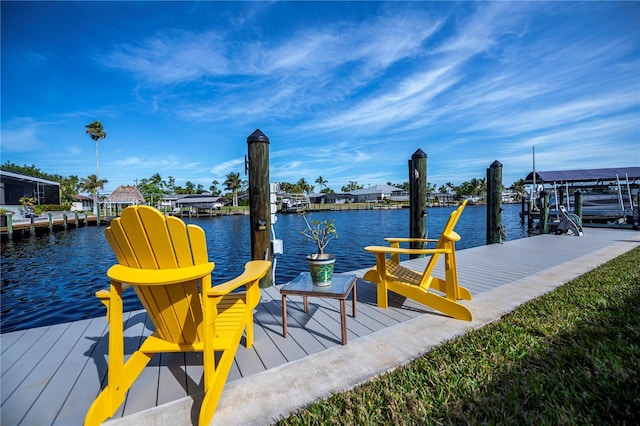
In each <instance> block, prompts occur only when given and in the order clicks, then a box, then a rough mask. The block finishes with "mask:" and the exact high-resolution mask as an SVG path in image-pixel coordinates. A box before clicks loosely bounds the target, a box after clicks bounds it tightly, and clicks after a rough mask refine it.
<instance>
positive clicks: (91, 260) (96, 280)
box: [1, 205, 526, 332]
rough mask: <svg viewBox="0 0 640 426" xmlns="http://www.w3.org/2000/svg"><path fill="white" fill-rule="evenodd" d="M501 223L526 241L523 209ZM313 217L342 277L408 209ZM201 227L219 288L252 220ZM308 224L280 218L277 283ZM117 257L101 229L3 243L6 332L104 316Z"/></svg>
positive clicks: (242, 258)
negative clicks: (328, 232) (334, 232)
mask: <svg viewBox="0 0 640 426" xmlns="http://www.w3.org/2000/svg"><path fill="white" fill-rule="evenodd" d="M504 208H505V212H504V214H503V223H504V224H505V226H506V228H507V239H508V240H513V239H518V238H523V237H525V236H526V229H525V228H524V227H522V226H521V225H520V219H519V217H518V213H519V211H520V206H519V205H506V206H504ZM452 210H453V207H451V208H432V209H429V214H428V217H427V228H428V230H429V233H430V236H433V237H436V236H437V234H438V233H439V232H440V230H441V229H442V227H443V226H444V223H445V222H446V220H447V218H448V216H449V213H451V211H452ZM312 218H315V219H320V220H321V219H324V218H333V219H335V222H336V227H337V229H338V233H339V238H338V239H337V240H334V241H332V242H331V243H330V245H329V247H328V249H329V250H328V251H329V252H330V253H332V254H335V255H336V256H337V258H338V260H337V262H336V266H335V267H336V271H337V272H345V271H351V270H354V269H360V268H364V267H367V266H371V265H373V264H374V263H375V259H374V257H373V255H371V254H369V253H367V252H365V251H364V247H365V246H367V245H380V244H384V240H383V238H384V237H386V236H406V235H408V232H409V231H408V230H409V210H408V209H402V210H382V211H380V210H358V211H349V212H318V213H312ZM185 222H188V223H194V224H197V225H199V226H201V227H202V228H203V229H204V230H205V232H206V235H207V244H208V250H209V257H210V259H211V260H213V261H214V262H215V264H216V267H215V270H214V272H213V282H214V284H216V283H221V282H224V281H226V280H229V279H231V278H233V277H234V276H236V275H237V274H239V273H240V272H241V271H242V268H243V267H244V264H245V262H247V261H248V260H249V259H250V258H251V243H250V235H249V232H250V229H249V217H248V216H228V217H219V218H203V219H195V218H194V219H185ZM485 226H486V208H485V207H481V206H469V207H467V208H466V209H465V211H464V213H463V215H462V217H461V219H460V222H459V223H458V226H457V227H456V231H457V232H458V233H459V234H460V236H461V237H462V240H461V241H460V243H458V248H460V249H462V248H467V247H474V246H478V245H482V244H484V243H485V238H486V236H485ZM303 228H304V222H303V220H302V218H301V217H300V216H298V215H295V214H293V215H280V216H278V221H277V223H276V225H275V231H276V236H277V237H278V238H280V239H282V240H283V241H284V254H282V255H281V256H279V257H278V261H277V268H276V283H277V284H281V283H285V282H287V281H290V280H291V279H293V278H294V277H295V276H296V275H297V274H298V273H299V272H300V271H303V270H305V269H306V268H307V265H306V260H305V255H307V254H310V253H313V252H314V249H315V246H314V245H313V244H311V243H309V242H307V241H306V240H305V238H304V237H302V235H300V231H301V230H302V229H303ZM115 261H116V260H115V257H114V255H113V253H112V252H111V249H110V248H109V245H108V244H107V242H106V240H105V238H104V228H96V227H85V228H80V229H71V230H68V231H58V232H54V233H51V234H48V235H40V236H37V237H31V238H27V239H22V240H17V241H7V242H3V243H2V287H1V293H2V318H1V321H2V324H1V327H2V332H7V331H12V330H19V329H24V328H32V327H39V326H43V325H50V324H57V323H61V322H67V321H73V320H79V319H84V318H91V317H95V316H100V315H104V308H103V307H102V304H101V303H100V302H98V300H97V299H96V298H95V297H94V293H95V292H96V291H98V290H100V289H103V288H107V287H108V284H109V282H108V279H107V277H106V275H105V274H106V271H107V269H108V268H109V267H110V266H111V265H112V264H114V263H115ZM124 305H125V309H126V310H133V309H140V308H141V306H140V304H139V302H138V300H137V298H136V296H135V294H134V292H132V291H127V292H125V298H124Z"/></svg>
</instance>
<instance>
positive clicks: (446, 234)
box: [419, 200, 467, 290]
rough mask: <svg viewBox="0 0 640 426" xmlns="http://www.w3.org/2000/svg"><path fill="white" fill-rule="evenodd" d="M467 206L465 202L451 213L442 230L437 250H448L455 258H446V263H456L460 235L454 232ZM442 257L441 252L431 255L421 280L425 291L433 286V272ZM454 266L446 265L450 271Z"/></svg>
mask: <svg viewBox="0 0 640 426" xmlns="http://www.w3.org/2000/svg"><path fill="white" fill-rule="evenodd" d="M466 205H467V200H465V201H463V202H462V204H461V205H460V207H458V208H457V209H456V210H454V211H452V212H451V214H450V215H449V219H448V220H447V223H446V224H445V226H444V229H443V230H442V234H440V238H439V239H438V242H437V244H436V250H438V249H446V250H448V251H449V253H450V256H453V257H449V256H445V262H446V261H450V260H452V261H454V262H455V243H456V241H460V235H458V233H457V232H455V231H454V228H455V227H456V224H457V223H458V220H459V219H460V216H462V211H463V210H464V208H465V206H466ZM440 255H441V253H439V252H436V253H434V254H432V255H431V258H430V259H429V263H428V264H427V267H426V268H425V271H424V273H423V274H422V279H421V280H420V284H419V285H420V287H422V288H424V289H425V290H426V289H428V288H429V287H430V286H431V282H432V281H433V278H434V277H433V271H434V270H435V268H436V265H437V264H438V260H439V259H440ZM452 266H454V265H450V264H449V265H445V268H446V269H448V268H450V267H452Z"/></svg>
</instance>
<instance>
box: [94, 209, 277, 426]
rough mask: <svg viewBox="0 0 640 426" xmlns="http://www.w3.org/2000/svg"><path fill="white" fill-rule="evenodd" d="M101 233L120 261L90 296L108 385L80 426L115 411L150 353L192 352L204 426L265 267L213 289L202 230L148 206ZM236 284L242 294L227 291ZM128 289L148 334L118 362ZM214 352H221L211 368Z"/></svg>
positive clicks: (249, 337)
mask: <svg viewBox="0 0 640 426" xmlns="http://www.w3.org/2000/svg"><path fill="white" fill-rule="evenodd" d="M105 235H106V237H107V240H108V241H109V244H110V245H111V248H112V249H113V251H114V253H115V255H116V258H117V260H118V263H119V264H118V265H114V266H112V267H111V268H109V270H108V272H107V276H108V277H109V278H110V280H111V285H110V289H109V290H101V291H98V292H97V293H96V297H98V298H99V299H100V301H101V302H102V303H103V304H104V305H105V306H106V307H107V319H108V321H109V362H108V366H109V371H108V373H107V379H108V382H107V386H106V387H105V388H104V389H103V390H102V392H101V393H100V394H99V395H98V397H97V398H96V400H95V401H94V402H93V404H92V405H91V407H90V408H89V411H88V412H87V415H86V417H85V424H86V425H96V424H100V423H102V422H103V421H104V420H105V419H107V418H109V417H111V416H112V415H113V414H114V413H115V412H116V410H117V409H118V407H119V406H120V405H121V404H122V402H123V401H124V398H125V396H126V394H127V391H128V390H129V388H130V387H131V385H132V384H133V382H134V381H135V380H136V378H137V377H138V375H139V374H140V373H141V372H142V370H143V369H144V368H145V366H146V365H147V364H148V363H149V361H150V360H151V357H152V356H153V355H154V354H155V353H158V352H193V351H198V352H203V359H204V397H203V402H202V407H201V409H200V416H199V424H200V425H208V424H209V423H210V421H211V419H212V418H213V413H214V412H215V410H216V406H217V404H218V400H219V399H220V395H221V394H222V389H223V387H224V384H225V382H226V380H227V375H228V374H229V370H230V368H231V366H232V364H233V358H234V357H235V354H236V350H237V348H238V346H239V345H240V340H241V338H242V334H243V332H244V331H245V329H246V335H245V344H246V347H247V348H250V347H251V346H252V344H253V309H254V308H255V307H256V306H257V304H258V302H259V299H260V289H259V287H258V282H259V280H260V279H261V278H262V277H263V276H264V275H265V274H266V273H267V271H268V270H269V268H270V266H271V262H268V261H262V260H258V261H250V262H248V263H247V264H246V265H245V269H244V273H242V274H241V275H240V276H239V277H237V278H235V279H233V280H231V281H228V282H226V283H224V284H220V285H217V286H215V287H212V286H211V271H213V268H214V264H213V262H209V261H208V256H207V246H206V241H205V234H204V231H203V230H202V229H201V228H199V227H197V226H195V225H189V226H186V225H185V223H184V222H183V221H182V220H180V219H178V218H175V217H165V216H164V215H163V214H162V213H160V212H159V211H158V210H156V209H154V208H152V207H147V206H135V207H128V208H126V209H125V210H124V211H123V212H122V216H121V217H120V218H117V219H114V220H113V221H112V222H111V225H110V226H109V227H108V228H107V229H106V231H105ZM242 286H246V287H245V291H243V292H233V293H232V291H233V290H235V289H238V288H240V287H242ZM128 287H133V289H134V290H135V292H136V293H137V295H138V297H139V298H140V301H141V302H142V304H143V306H144V307H145V309H146V311H147V313H148V315H149V317H150V319H151V321H152V322H153V324H154V326H155V332H154V333H153V334H152V335H151V336H149V337H147V338H146V340H145V341H144V342H143V343H142V345H141V346H140V348H139V349H138V350H137V351H135V352H134V353H133V354H132V355H131V356H130V357H129V358H128V360H127V361H126V362H125V361H124V341H123V319H122V293H123V291H124V290H125V289H126V288H128ZM216 352H220V353H221V356H220V358H219V361H218V363H217V364H216V361H215V353H216Z"/></svg>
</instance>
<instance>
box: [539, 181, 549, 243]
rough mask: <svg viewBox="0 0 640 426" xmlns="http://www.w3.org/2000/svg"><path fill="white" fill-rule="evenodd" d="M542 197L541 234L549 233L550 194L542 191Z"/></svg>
mask: <svg viewBox="0 0 640 426" xmlns="http://www.w3.org/2000/svg"><path fill="white" fill-rule="evenodd" d="M540 196H541V197H542V210H540V233H541V234H548V233H549V193H548V192H547V191H544V190H543V191H542V192H541V193H540Z"/></svg>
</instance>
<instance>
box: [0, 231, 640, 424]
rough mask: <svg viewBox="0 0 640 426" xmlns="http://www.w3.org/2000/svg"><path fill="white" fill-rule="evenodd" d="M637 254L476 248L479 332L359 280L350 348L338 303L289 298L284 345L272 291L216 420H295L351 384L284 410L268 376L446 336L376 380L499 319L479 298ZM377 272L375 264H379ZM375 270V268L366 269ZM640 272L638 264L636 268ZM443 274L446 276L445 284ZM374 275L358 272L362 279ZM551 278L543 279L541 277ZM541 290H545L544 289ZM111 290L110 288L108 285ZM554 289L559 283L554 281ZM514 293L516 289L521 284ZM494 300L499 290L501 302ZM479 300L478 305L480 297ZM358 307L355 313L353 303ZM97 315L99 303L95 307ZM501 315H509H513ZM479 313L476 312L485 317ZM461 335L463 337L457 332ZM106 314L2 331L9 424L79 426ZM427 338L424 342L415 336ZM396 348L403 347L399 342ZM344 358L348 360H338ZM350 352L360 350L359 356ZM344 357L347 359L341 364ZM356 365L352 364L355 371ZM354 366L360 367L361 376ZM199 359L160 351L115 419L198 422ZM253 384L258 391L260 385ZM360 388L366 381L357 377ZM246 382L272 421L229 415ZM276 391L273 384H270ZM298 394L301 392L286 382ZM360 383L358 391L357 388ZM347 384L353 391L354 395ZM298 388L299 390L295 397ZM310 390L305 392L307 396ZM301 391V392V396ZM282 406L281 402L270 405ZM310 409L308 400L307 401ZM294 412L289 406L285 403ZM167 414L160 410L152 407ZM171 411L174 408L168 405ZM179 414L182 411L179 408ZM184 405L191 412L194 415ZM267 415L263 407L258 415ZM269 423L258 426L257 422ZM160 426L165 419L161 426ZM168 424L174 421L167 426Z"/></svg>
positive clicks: (543, 241) (523, 290) (638, 240)
mask: <svg viewBox="0 0 640 426" xmlns="http://www.w3.org/2000/svg"><path fill="white" fill-rule="evenodd" d="M639 245H640V232H638V231H633V230H610V229H588V230H586V232H585V235H584V236H582V237H574V236H566V235H562V236H555V235H540V236H536V237H531V238H525V239H519V240H514V241H508V242H506V243H505V244H494V245H490V246H482V247H475V248H471V249H466V250H461V251H459V252H458V273H459V280H460V284H461V285H463V286H465V287H467V288H468V289H469V290H470V291H471V293H472V295H473V297H474V300H472V301H471V302H465V301H463V303H465V304H466V303H469V304H470V307H471V308H472V309H471V310H472V312H473V313H474V321H473V322H472V323H468V322H463V321H457V320H454V319H450V318H445V317H443V316H442V315H440V314H437V313H435V312H433V311H431V310H429V309H428V308H424V307H422V306H421V305H417V304H415V303H413V302H412V301H410V300H406V301H404V303H402V302H403V301H402V300H401V299H400V298H395V299H394V298H393V297H390V305H391V307H390V308H389V309H386V310H385V309H379V308H378V307H377V306H376V295H375V287H374V286H373V285H372V284H371V283H368V282H366V281H363V280H361V279H359V280H358V282H357V294H358V298H357V299H358V300H357V304H358V307H357V308H358V315H357V317H356V318H352V317H351V316H350V315H348V316H347V324H348V331H347V332H348V342H349V343H348V344H347V345H346V346H342V345H341V343H340V340H341V328H340V315H339V305H338V301H337V300H333V299H318V298H310V299H309V314H305V313H304V312H303V308H302V298H301V297H295V296H292V297H290V298H288V303H287V308H288V337H287V338H283V337H282V312H281V300H280V294H279V290H278V289H279V287H280V285H278V286H277V287H271V288H268V289H263V291H262V300H261V303H260V305H259V306H258V308H257V311H256V315H255V319H256V327H255V343H254V347H253V348H252V349H246V348H244V347H240V348H239V349H238V352H237V355H236V358H235V365H234V367H233V369H232V371H231V373H230V375H229V378H228V381H227V386H226V387H225V391H224V392H223V396H222V399H221V402H220V405H219V408H218V412H217V413H216V416H214V423H219V422H220V423H221V424H225V423H229V422H234V423H241V422H247V423H264V422H265V419H274V418H276V417H277V416H278V415H286V413H288V412H290V411H291V410H293V409H296V408H297V407H299V406H300V405H301V404H305V403H308V402H312V401H313V399H314V398H318V397H321V396H323V395H324V394H326V393H327V392H330V391H340V390H342V389H343V388H344V387H345V385H340V384H338V385H335V386H337V387H336V388H331V386H330V385H329V383H331V380H330V379H331V378H330V377H329V376H331V375H332V371H331V368H329V367H327V368H326V371H325V372H324V374H325V376H323V377H320V376H316V377H315V378H316V379H317V381H318V382H327V385H326V386H325V387H326V388H325V389H324V390H323V391H321V392H320V393H319V394H315V395H309V396H306V400H305V399H302V400H301V401H296V402H287V403H285V402H283V401H282V398H283V396H285V395H284V392H282V393H280V394H279V393H278V390H277V386H276V384H275V383H274V384H273V388H269V389H264V388H265V387H267V386H263V385H261V383H263V382H264V380H265V378H266V377H268V376H265V374H266V373H268V372H269V371H270V370H273V371H276V370H277V371H279V372H282V371H286V369H287V368H288V366H289V365H294V364H296V363H299V362H304V361H305V359H309V360H311V359H314V358H317V357H320V356H323V354H325V353H332V354H333V355H335V354H343V355H345V356H346V354H350V353H353V351H355V350H357V348H358V346H357V345H358V344H362V342H365V341H370V340H371V339H372V338H375V336H376V335H382V334H386V335H393V334H394V332H395V330H400V329H401V328H402V326H403V324H408V323H415V322H416V321H420V323H421V324H422V326H424V328H431V329H433V330H432V331H433V332H435V333H436V334H437V337H434V338H432V339H431V341H429V342H428V343H420V344H418V343H416V342H407V347H412V346H416V345H418V347H417V348H416V350H417V352H418V353H413V352H411V351H410V350H409V349H407V350H406V351H405V352H407V354H406V356H405V354H402V356H403V357H406V359H404V361H399V360H398V358H394V359H392V360H390V361H389V362H390V364H389V365H381V366H380V367H379V370H377V371H373V370H366V371H365V372H364V374H365V375H366V374H369V376H368V377H373V376H375V375H377V374H380V373H381V372H384V371H386V370H388V369H391V368H394V367H395V366H397V365H398V364H400V363H402V362H406V361H408V360H409V359H411V358H412V357H414V356H417V355H419V353H420V350H421V351H422V352H424V351H426V350H428V348H429V347H431V346H433V345H435V344H438V343H440V342H441V341H442V340H443V339H446V338H449V337H451V333H452V331H450V330H449V328H451V330H453V329H454V328H456V327H457V328H458V329H459V330H461V331H460V332H464V330H468V329H471V328H477V327H480V326H482V325H483V324H485V323H486V322H489V321H490V320H493V319H495V318H488V317H487V318H485V317H484V315H481V312H480V310H481V308H482V307H483V306H485V305H488V304H491V303H493V301H494V299H495V297H494V296H491V297H482V295H489V294H492V295H493V294H498V293H495V292H496V291H498V292H499V291H500V290H501V289H504V290H505V291H502V293H500V294H502V295H503V296H500V297H498V298H501V297H504V299H505V306H507V308H504V307H501V308H500V309H502V311H504V312H508V310H510V309H513V308H514V307H515V306H517V305H518V304H520V303H522V302H523V301H526V300H528V299H530V298H533V297H535V296H536V295H538V294H541V293H544V292H546V291H549V290H551V289H553V288H555V287H554V286H557V285H561V284H562V283H564V282H567V281H569V280H570V279H572V278H574V277H576V276H579V275H581V274H582V273H584V272H586V271H588V270H591V269H593V268H595V267H596V266H598V265H599V264H601V263H604V262H605V261H607V260H609V259H611V258H613V257H616V256H618V255H619V254H621V253H624V252H626V251H629V250H631V249H633V248H634V247H638V246H639ZM374 263H375V260H374V257H373V256H371V265H373V264H374ZM407 264H408V265H409V266H412V267H414V268H418V269H420V268H423V267H424V266H425V264H426V259H414V260H410V261H407ZM363 266H367V265H363ZM635 267H637V265H636V266H635ZM441 269H442V268H438V273H437V275H439V274H440V273H441ZM366 270H367V269H366V268H365V269H362V270H358V271H355V274H356V275H357V276H359V277H361V276H362V275H363V273H364V272H365V271H366ZM543 273H544V274H546V275H545V276H546V277H547V278H545V280H541V279H539V277H540V276H541V275H540V274H543ZM543 281H544V282H543ZM105 282H106V280H105ZM549 282H551V285H550V284H549ZM514 284H516V286H515V287H514ZM514 288H519V289H520V290H518V291H517V293H520V294H519V296H520V299H519V300H518V301H511V300H506V299H509V297H510V296H507V295H510V294H511V293H514V292H513V289H514ZM492 292H493V293H492ZM478 296H480V297H478ZM350 303H351V302H350V299H348V301H347V304H348V305H349V304H350ZM99 307H100V304H99V302H98V301H97V300H96V308H97V309H98V308H99ZM504 312H503V313H504ZM477 314H478V315H477ZM125 320H126V326H125V339H126V340H125V351H126V353H129V354H130V353H131V352H133V350H134V349H135V348H137V346H138V345H139V344H140V342H141V341H142V338H143V337H144V336H147V335H148V334H150V333H151V330H150V329H149V327H150V324H149V321H148V319H147V317H146V314H145V313H144V311H135V312H131V313H128V314H127V315H126V316H125ZM460 327H462V328H460ZM107 331H108V328H107V323H106V319H105V318H104V316H101V317H99V318H93V319H89V320H83V321H77V322H72V323H66V324H59V325H54V326H49V327H41V328H35V329H29V330H23V331H16V332H11V333H5V334H2V335H1V336H0V348H1V351H2V352H1V357H0V361H1V376H0V385H1V398H2V400H1V405H0V423H1V424H2V425H35V424H56V425H80V424H82V422H83V420H84V416H85V414H86V411H87V409H88V408H89V405H90V404H91V403H92V402H93V400H94V398H95V397H96V395H97V394H98V392H99V391H100V389H101V388H102V386H104V385H105V380H106V373H107V361H106V357H107V336H106V333H107ZM418 340H419V339H418ZM397 346H398V345H397ZM338 351H342V352H338ZM350 351H351V352H350ZM343 358H344V356H343ZM348 361H349V359H348V357H347V358H346V359H345V360H344V361H343V362H348ZM355 367H356V366H354V369H357V368H355ZM201 379H202V362H201V356H200V355H199V354H162V355H159V356H156V357H155V358H154V359H153V360H152V362H151V363H150V365H149V367H147V368H146V370H145V371H144V372H143V373H142V374H141V376H140V377H139V378H138V380H137V381H136V383H135V384H134V385H133V387H132V388H131V390H130V392H129V394H128V397H127V399H126V401H125V403H124V404H123V405H122V406H121V407H120V409H119V411H118V412H117V413H116V415H115V416H114V417H113V418H114V419H118V418H121V419H120V420H119V421H118V420H116V421H115V422H114V423H125V424H126V423H129V424H134V423H135V424H138V423H144V421H143V420H141V419H143V418H144V417H142V415H143V414H144V412H145V410H147V411H151V412H154V411H155V412H156V413H161V412H162V410H165V408H164V407H163V404H171V405H170V407H172V408H170V410H172V411H173V414H174V415H175V414H176V413H181V411H180V409H182V410H187V411H186V414H185V415H184V416H183V417H180V418H181V419H183V420H184V422H183V423H182V424H191V423H192V421H193V420H192V418H191V417H192V416H191V415H189V409H188V407H189V406H190V404H192V403H193V399H197V397H198V395H199V393H201V392H202V386H201V383H200V382H201ZM253 380H255V381H254V382H252V381H253ZM357 380H360V381H362V380H363V379H357ZM240 383H247V384H249V385H250V386H253V387H254V389H255V391H256V392H258V391H259V392H260V396H259V399H260V400H261V401H262V404H264V405H265V407H266V408H264V412H262V413H256V414H255V415H256V416H261V417H254V418H253V419H254V420H253V421H251V420H247V419H249V417H245V414H246V413H244V412H243V414H242V417H240V418H233V417H229V416H232V415H233V413H232V412H231V410H229V409H226V408H225V404H227V405H230V404H231V402H230V401H231V400H232V399H233V398H230V397H228V395H226V394H228V393H230V392H234V391H236V388H235V387H234V385H239V384H240ZM267 383H270V382H268V381H267ZM285 385H287V386H288V387H289V388H292V387H295V386H296V385H295V384H293V383H291V382H289V383H288V384H286V383H285ZM348 386H351V385H348ZM348 386H347V387H348ZM294 390H295V389H294ZM305 392H306V391H305ZM305 392H302V393H305ZM298 393H301V392H298ZM270 398H273V399H272V401H269V399H270ZM305 401H306V402H305ZM287 404H289V405H287ZM155 407H158V408H155ZM166 407H169V406H166ZM180 407H182V408H180ZM185 407H186V408H185ZM258 411H260V410H258ZM258 419H260V420H258ZM154 422H155V423H157V424H162V423H163V422H162V421H161V420H158V419H157V418H156V420H154ZM165 423H166V422H165Z"/></svg>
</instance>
